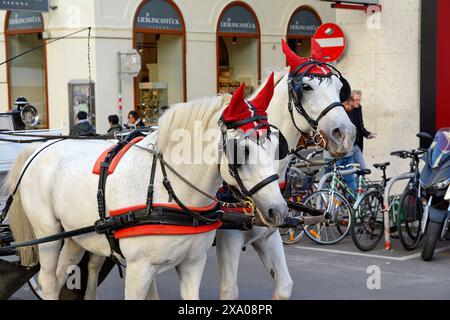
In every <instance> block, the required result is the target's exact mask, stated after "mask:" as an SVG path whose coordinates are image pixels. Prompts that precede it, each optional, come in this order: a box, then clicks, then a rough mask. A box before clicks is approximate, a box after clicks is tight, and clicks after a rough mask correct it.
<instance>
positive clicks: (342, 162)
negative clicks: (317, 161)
mask: <svg viewBox="0 0 450 320" xmlns="http://www.w3.org/2000/svg"><path fill="white" fill-rule="evenodd" d="M343 105H344V108H345V111H346V112H347V114H348V113H349V112H351V111H352V110H353V98H352V97H350V98H349V99H348V100H347V101H344V102H343ZM332 159H333V157H332V156H331V155H330V153H328V152H327V151H326V150H325V151H324V152H323V160H324V161H325V162H330V161H331V160H332ZM354 163H356V161H355V160H354V148H353V149H352V150H351V151H350V152H349V153H347V155H346V156H345V157H343V158H340V159H339V160H338V161H336V165H338V166H347V165H349V164H354ZM351 169H353V168H352V167H349V168H348V169H345V170H351ZM328 172H330V168H328V167H325V169H324V172H323V174H324V175H325V174H327V173H328ZM343 178H344V180H345V182H346V184H347V185H348V186H349V188H350V189H352V190H353V191H354V192H356V175H355V174H354V173H352V174H345V175H343Z"/></svg>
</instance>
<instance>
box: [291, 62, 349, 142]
mask: <svg viewBox="0 0 450 320" xmlns="http://www.w3.org/2000/svg"><path fill="white" fill-rule="evenodd" d="M322 65H325V66H327V67H330V68H331V69H332V70H334V71H335V72H337V73H338V75H339V77H342V75H341V73H340V72H339V71H338V70H337V69H336V68H335V67H333V66H332V65H329V64H328V63H325V62H320V61H316V60H309V61H307V62H305V63H302V64H301V65H299V66H298V67H297V68H295V70H294V71H293V72H292V75H291V76H290V78H291V80H290V81H292V78H293V77H299V78H300V80H301V79H303V77H305V76H306V75H307V74H308V72H309V71H310V70H311V69H312V68H314V67H315V66H322ZM307 66H309V67H308V68H306V70H304V71H303V72H302V73H301V74H300V75H297V74H298V73H299V72H300V70H302V69H303V68H305V67H307ZM291 100H293V103H292V102H291ZM292 104H293V105H294V106H295V109H296V110H297V112H298V113H299V114H300V115H301V116H302V117H303V118H304V119H305V120H306V121H307V122H308V124H309V126H310V127H311V129H313V132H318V127H319V121H320V120H321V119H322V118H323V117H324V116H325V115H326V114H327V113H328V112H330V111H331V110H332V109H334V108H337V107H343V108H344V105H343V104H342V103H341V102H333V103H331V104H330V105H329V106H327V107H326V108H325V109H324V110H322V112H321V113H320V114H319V116H318V117H317V119H316V120H314V119H312V118H311V117H310V116H309V115H308V113H307V112H306V110H305V108H304V107H303V105H302V103H301V101H299V98H298V97H297V94H296V93H295V92H294V90H293V88H292V84H289V103H288V110H289V113H290V115H291V119H292V122H293V124H294V126H295V128H296V129H297V130H298V131H299V132H300V133H302V134H305V132H303V131H302V130H301V129H300V128H299V127H298V125H297V124H296V122H295V119H294V114H293V107H292Z"/></svg>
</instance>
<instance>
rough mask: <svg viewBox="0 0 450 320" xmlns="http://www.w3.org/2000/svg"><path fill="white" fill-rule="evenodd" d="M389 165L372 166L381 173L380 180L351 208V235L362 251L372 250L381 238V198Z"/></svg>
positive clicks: (368, 188)
mask: <svg viewBox="0 0 450 320" xmlns="http://www.w3.org/2000/svg"><path fill="white" fill-rule="evenodd" d="M389 165H390V163H389V162H385V163H376V164H374V165H373V166H374V167H375V168H376V169H380V170H381V171H382V180H381V182H379V183H373V182H372V183H370V184H369V185H368V186H367V190H366V191H365V192H364V194H363V195H362V196H361V197H360V198H359V200H358V201H356V202H355V204H354V206H353V212H354V214H353V216H352V224H351V235H352V240H353V243H354V244H355V246H356V247H357V248H358V249H360V250H362V251H369V250H372V249H374V248H375V247H376V246H377V245H378V243H379V242H380V240H381V238H382V237H383V230H384V218H383V203H384V201H383V197H384V191H385V188H386V184H387V181H389V178H387V177H386V168H387V167H388V166H389Z"/></svg>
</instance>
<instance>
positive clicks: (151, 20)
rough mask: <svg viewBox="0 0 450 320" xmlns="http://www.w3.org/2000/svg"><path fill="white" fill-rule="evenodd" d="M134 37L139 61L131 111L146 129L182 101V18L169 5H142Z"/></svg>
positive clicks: (156, 1)
mask: <svg viewBox="0 0 450 320" xmlns="http://www.w3.org/2000/svg"><path fill="white" fill-rule="evenodd" d="M134 33H135V34H134V47H135V48H136V50H138V52H139V53H140V55H141V60H142V69H141V71H140V73H139V74H138V76H137V77H136V78H135V102H136V108H135V109H136V111H138V113H139V116H140V117H141V119H143V120H144V122H145V124H146V125H154V124H156V123H157V120H158V118H159V117H160V116H161V115H162V114H163V113H164V111H165V110H166V109H167V108H168V107H169V106H170V105H172V104H174V103H178V102H183V101H185V100H186V93H185V31H184V22H183V18H182V16H181V14H180V12H179V10H178V8H177V7H176V6H175V4H173V3H172V1H166V0H149V1H144V2H143V3H142V4H141V6H140V8H139V9H138V12H137V15H136V19H135V26H134Z"/></svg>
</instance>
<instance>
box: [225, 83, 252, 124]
mask: <svg viewBox="0 0 450 320" xmlns="http://www.w3.org/2000/svg"><path fill="white" fill-rule="evenodd" d="M244 89H245V82H243V83H242V84H241V86H240V87H239V88H238V89H237V90H236V91H235V92H234V94H233V96H232V97H231V101H230V104H229V105H228V106H227V107H226V108H225V110H224V111H223V114H222V116H223V120H224V121H225V122H233V121H239V120H244V119H246V118H248V117H250V111H249V109H248V106H247V104H246V103H245V101H244Z"/></svg>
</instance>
